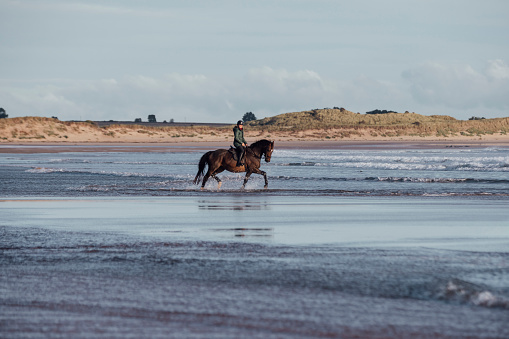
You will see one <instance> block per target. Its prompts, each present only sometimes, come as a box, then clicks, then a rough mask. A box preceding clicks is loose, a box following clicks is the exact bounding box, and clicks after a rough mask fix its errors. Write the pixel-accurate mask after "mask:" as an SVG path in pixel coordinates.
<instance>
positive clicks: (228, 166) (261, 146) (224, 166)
mask: <svg viewBox="0 0 509 339" xmlns="http://www.w3.org/2000/svg"><path fill="white" fill-rule="evenodd" d="M273 151H274V141H269V140H265V139H264V140H258V141H257V142H255V143H253V144H251V145H250V146H248V147H247V148H246V152H245V156H244V164H243V165H241V166H237V162H236V161H235V160H234V158H233V154H232V153H231V152H230V151H228V150H226V149H218V150H215V151H209V152H207V153H205V154H204V155H203V156H202V157H201V159H200V162H199V164H198V173H197V174H196V177H195V178H194V181H193V182H194V183H195V184H198V183H199V182H200V179H201V178H202V177H203V181H202V184H201V188H202V189H203V188H204V187H205V184H206V183H207V180H208V179H209V178H210V177H212V178H214V179H216V180H217V183H218V187H217V188H218V189H219V188H221V180H220V179H219V178H218V177H217V176H216V174H219V173H221V172H223V171H224V170H226V171H230V172H234V173H240V172H246V176H245V178H244V184H243V185H242V188H243V189H244V188H245V187H246V183H247V181H248V180H249V177H250V176H251V174H253V173H256V174H260V175H263V178H264V179H265V186H264V187H265V188H267V187H268V185H269V181H268V180H267V173H265V172H264V171H260V163H261V159H262V157H265V161H266V162H270V157H271V156H272V152H273ZM207 165H208V170H207V173H206V174H205V175H204V172H205V166H207Z"/></svg>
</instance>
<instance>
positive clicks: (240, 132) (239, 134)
mask: <svg viewBox="0 0 509 339" xmlns="http://www.w3.org/2000/svg"><path fill="white" fill-rule="evenodd" d="M243 128H244V125H243V123H242V120H239V121H238V122H237V126H235V127H233V136H234V140H233V146H235V148H236V149H237V166H241V165H243V162H242V158H243V157H244V153H245V152H246V146H247V142H246V140H245V139H244V129H243Z"/></svg>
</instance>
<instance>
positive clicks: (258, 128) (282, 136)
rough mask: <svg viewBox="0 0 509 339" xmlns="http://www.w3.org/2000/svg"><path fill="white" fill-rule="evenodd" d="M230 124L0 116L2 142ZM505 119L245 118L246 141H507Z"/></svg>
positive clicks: (216, 134) (209, 130)
mask: <svg viewBox="0 0 509 339" xmlns="http://www.w3.org/2000/svg"><path fill="white" fill-rule="evenodd" d="M231 127H233V125H232V126H230V127H209V126H188V127H178V126H167V127H149V126H143V125H135V124H133V125H109V126H105V127H98V126H97V125H96V124H95V123H93V122H91V121H89V122H64V121H60V120H56V119H51V118H41V117H23V118H9V119H0V142H1V143H10V142H27V143H31V142H48V141H49V142H186V141H226V140H230V139H231V138H232V131H231ZM508 132H509V118H497V119H483V120H466V121H465V120H456V119H454V118H452V117H449V116H442V115H432V116H425V115H420V114H416V113H387V114H377V115H373V114H359V113H353V112H350V111H348V110H345V109H317V110H311V111H303V112H295V113H285V114H281V115H277V116H274V117H269V118H264V119H261V120H256V121H250V122H248V123H246V133H247V136H248V139H249V140H252V139H258V138H267V139H269V138H270V139H275V140H326V139H351V140H400V139H406V140H408V139H410V138H413V139H421V138H423V139H431V138H435V139H436V138H442V139H444V138H445V139H452V138H456V139H458V138H461V139H465V140H469V139H475V138H477V139H479V138H486V137H489V136H492V137H493V136H496V137H500V138H502V139H504V140H509V135H508Z"/></svg>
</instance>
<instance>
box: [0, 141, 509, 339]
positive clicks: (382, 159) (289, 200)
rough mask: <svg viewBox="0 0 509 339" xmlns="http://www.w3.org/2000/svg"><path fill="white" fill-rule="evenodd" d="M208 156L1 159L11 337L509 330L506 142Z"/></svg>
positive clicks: (0, 314) (0, 248)
mask: <svg viewBox="0 0 509 339" xmlns="http://www.w3.org/2000/svg"><path fill="white" fill-rule="evenodd" d="M202 154H203V152H202V151H200V150H196V151H190V152H101V149H100V148H98V150H97V152H68V153H37V154H12V153H11V154H0V180H1V181H0V185H1V186H0V216H1V218H0V273H1V274H0V291H1V293H0V337H5V338H68V337H73V338H142V337H150V338H168V337H171V338H239V337H246V338H508V337H509V326H508V321H509V209H508V206H509V204H508V203H509V177H508V172H509V149H507V148H487V149H486V148H483V149H481V148H446V149H417V150H416V149H412V150H405V149H389V150H388V149H376V147H375V148H374V149H372V150H323V149H316V150H296V149H295V150H294V149H284V150H277V149H276V150H275V152H274V154H273V156H272V161H271V162H270V163H265V162H264V163H262V166H261V169H262V170H264V171H266V172H267V174H268V179H269V189H267V190H264V189H263V178H262V177H260V176H257V175H252V176H251V179H250V181H249V182H248V184H247V186H246V190H240V187H241V186H242V181H243V175H242V174H233V173H227V172H223V173H221V174H219V176H220V177H221V179H222V181H223V185H222V187H221V189H220V190H218V189H217V184H216V182H215V181H214V180H211V181H209V183H208V184H207V186H206V189H205V190H200V186H197V185H194V184H193V183H192V180H193V179H194V176H195V175H196V172H197V163H198V160H199V158H200V156H201V155H202Z"/></svg>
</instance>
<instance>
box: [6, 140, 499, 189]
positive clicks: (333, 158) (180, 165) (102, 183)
mask: <svg viewBox="0 0 509 339" xmlns="http://www.w3.org/2000/svg"><path fill="white" fill-rule="evenodd" d="M201 154H202V153H201V152H183V153H127V152H126V153H124V152H120V153H101V152H96V153H81V152H77V153H60V154H41V153H39V154H28V155H24V154H23V155H12V154H0V178H1V179H2V182H1V185H2V187H1V192H2V195H3V196H98V195H101V196H119V195H138V196H168V195H196V194H206V192H205V193H204V192H200V191H199V190H198V188H199V187H198V186H196V185H193V184H192V180H193V179H194V176H195V175H196V172H197V163H198V161H199V158H200V156H201ZM262 170H264V171H266V172H267V173H268V177H269V190H268V191H267V192H265V194H269V195H353V196H357V195H360V196H366V195H367V196H370V195H374V196H393V195H410V196H450V195H452V196H478V195H481V196H494V197H505V196H509V149H503V148H499V149H497V148H490V149H451V150H449V149H438V150H371V151H367V150H276V151H275V152H274V154H273V157H272V162H270V163H262ZM243 176H244V174H233V173H229V172H223V173H221V174H219V177H220V178H221V179H222V181H223V186H222V190H223V191H235V190H239V188H240V187H241V185H242V181H243ZM206 188H207V190H216V188H217V184H216V182H215V181H214V180H210V181H209V182H208V183H207V187H206ZM246 188H247V192H246V194H249V191H252V190H256V191H257V190H259V189H262V188H263V178H262V177H261V176H258V175H252V177H251V179H250V182H249V183H248V185H247V186H246ZM256 194H259V192H256Z"/></svg>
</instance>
